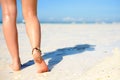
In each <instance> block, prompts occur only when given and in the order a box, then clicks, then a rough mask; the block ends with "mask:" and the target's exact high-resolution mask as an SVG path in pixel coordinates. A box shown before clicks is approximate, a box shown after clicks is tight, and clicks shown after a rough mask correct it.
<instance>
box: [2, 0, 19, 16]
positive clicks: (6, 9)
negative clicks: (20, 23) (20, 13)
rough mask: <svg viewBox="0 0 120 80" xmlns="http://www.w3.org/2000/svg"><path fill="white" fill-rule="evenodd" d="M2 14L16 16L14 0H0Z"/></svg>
mask: <svg viewBox="0 0 120 80" xmlns="http://www.w3.org/2000/svg"><path fill="white" fill-rule="evenodd" d="M1 7H2V14H3V16H4V15H8V16H16V14H17V6H16V0H1Z"/></svg>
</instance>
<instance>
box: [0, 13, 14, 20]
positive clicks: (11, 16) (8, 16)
mask: <svg viewBox="0 0 120 80" xmlns="http://www.w3.org/2000/svg"><path fill="white" fill-rule="evenodd" d="M2 19H3V22H11V21H16V13H3V17H2Z"/></svg>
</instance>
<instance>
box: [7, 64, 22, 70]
mask: <svg viewBox="0 0 120 80" xmlns="http://www.w3.org/2000/svg"><path fill="white" fill-rule="evenodd" d="M9 66H10V68H12V70H13V71H20V69H21V65H14V64H10V65H9Z"/></svg>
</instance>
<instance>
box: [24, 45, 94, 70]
mask: <svg viewBox="0 0 120 80" xmlns="http://www.w3.org/2000/svg"><path fill="white" fill-rule="evenodd" d="M94 47H95V45H89V44H82V45H76V46H74V47H66V48H61V49H57V50H55V51H52V52H47V53H45V54H44V55H43V56H42V57H43V58H44V60H46V59H49V61H48V67H49V70H52V69H53V67H54V66H55V65H56V64H58V63H59V62H61V61H62V59H63V57H64V56H68V55H75V54H81V53H83V52H85V51H94V50H95V48H94ZM33 64H34V61H33V60H30V61H28V62H26V63H24V64H23V65H22V69H24V68H26V67H28V66H31V65H33Z"/></svg>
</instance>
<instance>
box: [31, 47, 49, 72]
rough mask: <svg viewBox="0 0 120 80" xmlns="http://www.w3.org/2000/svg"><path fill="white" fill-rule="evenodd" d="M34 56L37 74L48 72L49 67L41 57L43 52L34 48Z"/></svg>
mask: <svg viewBox="0 0 120 80" xmlns="http://www.w3.org/2000/svg"><path fill="white" fill-rule="evenodd" d="M32 55H33V59H34V62H35V64H36V67H37V72H38V73H43V72H48V66H47V65H46V63H45V61H44V60H43V58H42V57H41V50H40V49H39V48H33V50H32Z"/></svg>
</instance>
